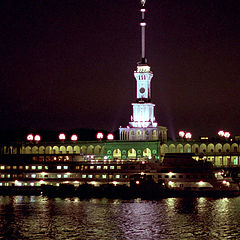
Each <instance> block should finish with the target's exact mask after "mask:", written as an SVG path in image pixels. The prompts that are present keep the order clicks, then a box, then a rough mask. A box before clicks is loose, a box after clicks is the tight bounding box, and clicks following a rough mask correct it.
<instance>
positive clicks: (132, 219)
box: [0, 196, 240, 240]
mask: <svg viewBox="0 0 240 240" xmlns="http://www.w3.org/2000/svg"><path fill="white" fill-rule="evenodd" d="M0 239H9V240H15V239H29V240H35V239H44V240H48V239H68V240H75V239H79V240H80V239H81V240H85V239H87V240H88V239H89V240H90V239H93V240H96V239H97V240H98V239H109V240H110V239H111V240H112V239H120V240H123V239H133V240H141V239H142V240H146V239H165V240H166V239H176V240H179V239H181V240H182V239H188V240H191V239H201V240H206V239H211V240H212V239H240V197H235V198H218V199H214V198H166V199H161V200H157V201H150V200H141V199H134V200H120V199H115V200H110V199H105V198H104V199H90V200H80V199H79V198H71V199H70V198H66V199H60V198H52V199H49V198H47V197H42V196H0Z"/></svg>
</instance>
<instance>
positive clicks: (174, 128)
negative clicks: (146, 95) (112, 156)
mask: <svg viewBox="0 0 240 240" xmlns="http://www.w3.org/2000/svg"><path fill="white" fill-rule="evenodd" d="M139 2H140V0H85V1H83V0H75V1H72V0H65V1H61V0H57V1H54V0H48V1H43V0H42V1H40V0H34V1H20V0H18V1H0V64H1V68H0V82H1V87H0V129H1V130H3V129H11V128H14V129H15V128H29V129H51V130H58V129H63V128H64V129H69V128H103V129H106V130H109V131H113V130H116V129H117V128H118V127H119V126H120V125H121V126H126V125H127V123H128V122H129V120H130V115H131V113H132V106H131V103H132V102H134V101H135V79H134V77H133V71H134V70H135V69H136V64H137V62H138V61H139V60H140V27H139V21H140V13H139V8H140V6H139ZM146 7H147V16H146V19H147V24H148V25H147V37H146V38H147V50H146V52H147V58H148V63H149V65H150V66H151V67H152V71H153V73H154V77H153V79H152V100H153V102H154V103H155V104H156V107H155V115H156V119H157V121H158V123H159V124H160V125H163V126H167V128H168V130H169V136H170V137H174V134H176V133H177V132H178V131H179V130H180V129H185V130H190V131H192V133H193V136H195V137H197V136H199V135H208V136H214V135H215V134H216V132H217V130H218V129H219V128H223V129H226V130H229V131H231V132H232V134H233V135H239V134H240V121H239V119H240V101H239V91H240V67H239V65H240V17H239V16H240V1H239V0H198V1H195V0H181V1H180V0H148V1H147V4H146Z"/></svg>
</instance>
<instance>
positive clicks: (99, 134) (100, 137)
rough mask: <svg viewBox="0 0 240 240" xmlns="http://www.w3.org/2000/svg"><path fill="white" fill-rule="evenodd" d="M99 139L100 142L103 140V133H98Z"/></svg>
mask: <svg viewBox="0 0 240 240" xmlns="http://www.w3.org/2000/svg"><path fill="white" fill-rule="evenodd" d="M97 139H99V140H101V139H103V133H102V132H98V133H97Z"/></svg>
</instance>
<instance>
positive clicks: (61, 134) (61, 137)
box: [58, 133, 66, 141]
mask: <svg viewBox="0 0 240 240" xmlns="http://www.w3.org/2000/svg"><path fill="white" fill-rule="evenodd" d="M58 139H59V140H61V141H64V140H66V135H65V134H64V133H60V134H59V135H58Z"/></svg>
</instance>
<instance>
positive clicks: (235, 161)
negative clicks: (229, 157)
mask: <svg viewBox="0 0 240 240" xmlns="http://www.w3.org/2000/svg"><path fill="white" fill-rule="evenodd" d="M233 164H234V165H238V158H237V157H234V159H233Z"/></svg>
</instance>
